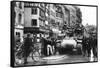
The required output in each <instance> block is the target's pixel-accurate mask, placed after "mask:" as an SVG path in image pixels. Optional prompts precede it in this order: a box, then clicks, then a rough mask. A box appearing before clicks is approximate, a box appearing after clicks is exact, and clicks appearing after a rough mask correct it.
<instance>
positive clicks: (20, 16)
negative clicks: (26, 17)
mask: <svg viewBox="0 0 100 68" xmlns="http://www.w3.org/2000/svg"><path fill="white" fill-rule="evenodd" d="M18 18H19V19H18V20H19V21H18V22H19V24H21V18H22V15H21V14H19V17H18Z"/></svg>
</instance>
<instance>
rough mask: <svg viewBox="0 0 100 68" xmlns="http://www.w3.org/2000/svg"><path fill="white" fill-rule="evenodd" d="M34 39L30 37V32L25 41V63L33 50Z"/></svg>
mask: <svg viewBox="0 0 100 68" xmlns="http://www.w3.org/2000/svg"><path fill="white" fill-rule="evenodd" d="M31 46H32V39H31V38H30V34H27V37H26V39H25V42H24V64H27V57H28V56H29V54H30V52H31Z"/></svg>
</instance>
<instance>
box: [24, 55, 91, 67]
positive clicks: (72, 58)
mask: <svg viewBox="0 0 100 68" xmlns="http://www.w3.org/2000/svg"><path fill="white" fill-rule="evenodd" d="M91 59H92V60H91ZM27 60H28V64H26V65H45V64H61V63H76V62H90V61H93V58H88V57H83V56H82V55H68V54H64V55H53V56H48V57H43V58H39V59H38V61H34V60H32V58H31V57H28V58H27ZM22 65H23V64H22Z"/></svg>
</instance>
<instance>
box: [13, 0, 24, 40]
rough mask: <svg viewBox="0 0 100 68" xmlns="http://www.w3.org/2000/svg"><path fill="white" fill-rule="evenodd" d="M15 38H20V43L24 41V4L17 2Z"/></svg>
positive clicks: (15, 9)
mask: <svg viewBox="0 0 100 68" xmlns="http://www.w3.org/2000/svg"><path fill="white" fill-rule="evenodd" d="M14 11H15V19H14V20H15V37H17V36H19V38H20V41H21V42H22V41H23V31H24V30H23V29H24V3H23V2H15V8H14Z"/></svg>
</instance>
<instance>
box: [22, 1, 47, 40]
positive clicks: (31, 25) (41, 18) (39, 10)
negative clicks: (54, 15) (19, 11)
mask: <svg viewBox="0 0 100 68" xmlns="http://www.w3.org/2000/svg"><path fill="white" fill-rule="evenodd" d="M48 9H49V5H46V4H44V3H25V5H24V15H25V18H24V20H25V22H24V33H25V34H27V33H31V34H32V36H34V37H36V42H40V38H41V37H43V36H47V33H49V30H48V29H47V28H48V18H49V15H48V14H49V12H48V11H49V10H48ZM46 18H47V19H46Z"/></svg>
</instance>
